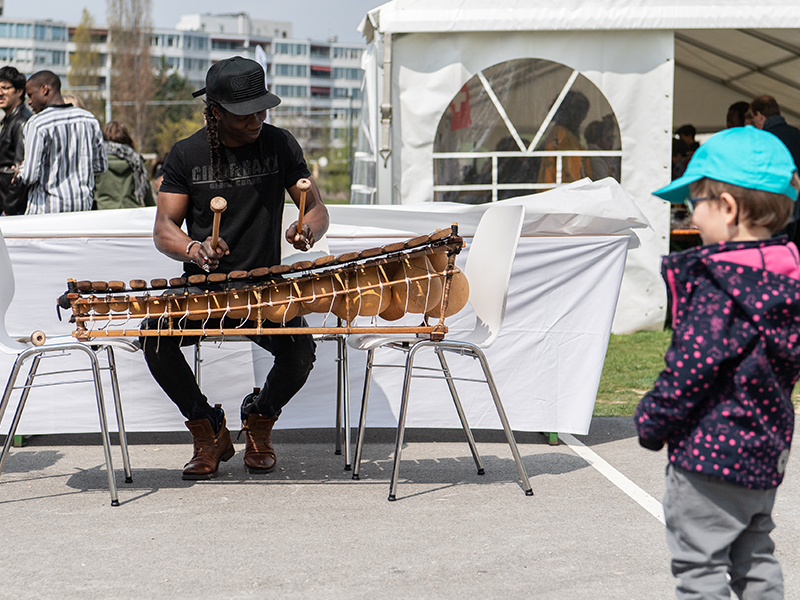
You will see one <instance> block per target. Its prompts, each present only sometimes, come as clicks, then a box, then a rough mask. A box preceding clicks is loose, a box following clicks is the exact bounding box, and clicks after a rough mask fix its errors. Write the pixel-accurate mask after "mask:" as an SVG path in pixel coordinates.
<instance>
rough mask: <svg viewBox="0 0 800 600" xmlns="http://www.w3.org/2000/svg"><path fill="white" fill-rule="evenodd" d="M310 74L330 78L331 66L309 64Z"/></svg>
mask: <svg viewBox="0 0 800 600" xmlns="http://www.w3.org/2000/svg"><path fill="white" fill-rule="evenodd" d="M311 76H312V77H321V78H323V79H330V78H331V68H330V67H325V66H322V65H311Z"/></svg>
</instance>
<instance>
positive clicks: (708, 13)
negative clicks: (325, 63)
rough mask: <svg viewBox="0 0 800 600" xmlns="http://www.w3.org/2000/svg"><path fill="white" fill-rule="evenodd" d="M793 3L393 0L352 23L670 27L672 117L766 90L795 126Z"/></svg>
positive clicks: (711, 115) (709, 125)
mask: <svg viewBox="0 0 800 600" xmlns="http://www.w3.org/2000/svg"><path fill="white" fill-rule="evenodd" d="M798 23H800V2H798V1H797V0H767V1H765V2H764V3H761V4H753V3H752V1H751V0H495V1H494V2H491V3H487V2H486V0H392V1H391V2H387V3H386V4H384V5H382V6H379V7H377V8H375V9H373V10H371V11H370V12H369V13H368V14H367V16H366V18H365V19H364V21H363V22H362V24H361V30H362V31H363V33H364V35H365V36H366V37H367V39H368V40H369V41H371V39H372V37H373V35H374V33H375V31H376V30H377V31H380V32H383V33H413V32H429V33H434V32H448V33H455V32H468V31H574V30H594V31H602V30H654V31H658V30H662V31H674V32H675V66H676V70H675V119H676V125H678V124H682V123H688V122H691V123H693V124H695V126H696V127H697V129H698V131H716V130H719V129H721V128H723V127H724V126H725V113H726V111H727V107H728V105H730V104H732V103H733V102H736V101H739V100H745V101H748V102H749V101H751V100H752V99H753V98H755V97H757V96H760V95H762V94H769V95H770V96H774V97H775V98H776V99H777V101H778V104H779V106H780V107H781V112H782V114H783V115H784V116H785V117H786V118H787V120H788V121H789V122H790V123H792V124H794V125H796V126H800V29H797V28H790V27H787V24H788V25H792V26H795V27H796V25H797V24H798Z"/></svg>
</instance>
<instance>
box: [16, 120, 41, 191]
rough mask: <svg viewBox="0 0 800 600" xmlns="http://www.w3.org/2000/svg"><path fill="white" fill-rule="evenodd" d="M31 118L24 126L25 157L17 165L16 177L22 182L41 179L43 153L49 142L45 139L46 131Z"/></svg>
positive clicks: (29, 182)
mask: <svg viewBox="0 0 800 600" xmlns="http://www.w3.org/2000/svg"><path fill="white" fill-rule="evenodd" d="M32 121H33V119H32V118H31V119H29V120H28V121H27V122H26V123H25V125H23V127H22V136H23V145H24V147H25V159H24V161H23V162H22V164H21V165H19V166H18V167H15V171H16V175H15V177H14V179H15V180H16V181H19V182H21V183H27V184H31V183H34V182H35V181H38V180H39V170H40V168H41V160H42V154H43V153H44V150H45V148H46V146H47V144H48V143H49V140H47V139H45V132H44V131H43V130H42V129H41V128H39V127H37V126H36V124H35V123H33V122H32Z"/></svg>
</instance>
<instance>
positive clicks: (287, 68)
mask: <svg viewBox="0 0 800 600" xmlns="http://www.w3.org/2000/svg"><path fill="white" fill-rule="evenodd" d="M275 76H280V77H308V65H281V64H276V65H275Z"/></svg>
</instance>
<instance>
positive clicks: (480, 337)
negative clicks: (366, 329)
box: [348, 205, 533, 501]
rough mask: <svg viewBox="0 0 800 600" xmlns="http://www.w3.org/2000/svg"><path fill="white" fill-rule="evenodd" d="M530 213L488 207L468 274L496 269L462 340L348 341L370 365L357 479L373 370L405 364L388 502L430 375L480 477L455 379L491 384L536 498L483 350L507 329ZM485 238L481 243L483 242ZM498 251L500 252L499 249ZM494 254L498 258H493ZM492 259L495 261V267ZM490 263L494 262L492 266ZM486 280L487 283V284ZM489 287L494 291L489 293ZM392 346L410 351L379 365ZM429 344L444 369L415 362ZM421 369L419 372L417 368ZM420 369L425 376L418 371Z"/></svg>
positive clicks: (478, 293)
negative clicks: (411, 416) (473, 372)
mask: <svg viewBox="0 0 800 600" xmlns="http://www.w3.org/2000/svg"><path fill="white" fill-rule="evenodd" d="M524 216H525V212H524V208H523V207H522V206H500V205H495V206H492V207H490V208H488V209H487V211H486V213H485V214H484V216H483V218H482V219H481V223H480V224H479V225H478V229H477V230H476V232H475V237H474V239H473V248H474V251H473V249H471V250H470V255H469V256H468V258H467V266H466V268H465V272H466V274H467V277H468V279H470V280H472V281H478V280H479V278H478V277H477V276H476V275H477V274H478V273H486V270H487V269H488V268H491V270H492V273H491V274H490V277H493V278H495V280H494V281H492V282H488V283H486V284H485V285H484V286H482V287H478V286H473V287H472V288H471V292H470V301H471V302H472V304H473V308H475V311H476V314H477V319H476V323H475V329H474V330H473V331H472V332H470V333H469V334H468V335H466V336H464V337H463V338H462V339H457V338H453V339H445V340H443V341H433V340H429V339H425V338H416V337H402V336H392V335H364V336H352V337H351V338H350V339H349V340H348V343H349V345H350V346H352V347H354V348H356V349H359V350H365V351H366V352H367V367H366V373H365V377H364V391H363V394H362V398H361V414H360V418H359V423H358V434H357V437H356V444H355V457H354V459H353V479H359V472H360V468H361V456H362V450H363V445H364V431H365V425H366V416H367V406H368V403H369V392H370V385H371V382H372V370H373V369H374V368H376V367H392V368H403V369H404V370H405V375H404V379H403V389H402V395H401V401H400V412H399V415H398V424H397V437H396V440H395V450H394V465H393V468H392V479H391V483H390V485H389V500H390V501H393V500H396V498H397V496H396V492H397V483H398V478H399V475H400V460H401V454H402V449H403V439H404V436H405V425H406V416H407V414H408V404H409V395H410V389H411V380H412V378H413V377H417V378H420V377H426V378H436V379H444V380H446V381H447V386H448V389H449V391H450V395H451V397H452V399H453V403H454V404H455V408H456V412H457V413H458V417H459V420H460V421H461V426H462V428H463V429H464V433H465V434H466V436H467V443H468V444H469V448H470V452H471V453H472V457H473V460H474V461H475V466H476V468H477V470H478V475H483V474H484V472H485V471H484V468H483V463H482V462H481V459H480V455H479V454H478V449H477V446H476V444H475V438H474V436H473V434H472V430H471V429H470V427H469V423H468V422H467V417H466V413H465V412H464V409H463V407H462V404H461V400H460V398H459V396H458V391H457V389H456V386H455V381H472V382H481V383H486V384H487V385H488V386H489V390H490V392H491V395H492V399H493V401H494V404H495V408H496V409H497V414H498V417H499V418H500V422H501V424H502V426H503V430H504V432H505V435H506V440H507V441H508V445H509V446H510V448H511V453H512V455H513V457H514V462H515V463H516V465H517V470H518V472H519V476H520V479H521V480H522V486H523V489H524V491H525V495H527V496H532V495H533V490H532V488H531V485H530V481H529V480H528V475H527V473H526V471H525V467H524V466H523V464H522V459H521V457H520V454H519V449H518V448H517V443H516V440H515V439H514V433H513V431H512V429H511V426H510V424H509V422H508V417H507V416H506V413H505V409H504V408H503V404H502V401H501V400H500V394H499V392H498V391H497V386H496V384H495V382H494V378H493V376H492V372H491V369H490V367H489V363H488V361H487V360H486V355H485V354H484V352H483V350H482V349H481V348H488V347H489V346H491V345H492V344H493V343H494V341H495V340H496V339H497V336H498V335H499V333H500V329H501V327H502V322H503V317H504V315H505V303H506V299H507V296H508V283H509V279H510V277H511V266H512V263H513V260H514V255H515V254H516V247H517V243H518V241H519V237H520V233H521V230H522V223H523V220H524ZM479 240H480V241H479ZM495 250H496V252H495ZM492 255H493V256H492ZM492 261H494V262H495V264H494V265H492V264H491V263H492ZM487 265H489V266H487ZM482 283H483V282H482ZM486 286H489V287H490V288H491V289H490V291H489V292H488V293H487V292H486V291H485V288H486ZM378 348H387V349H391V350H399V351H401V352H404V353H406V359H405V363H404V364H403V365H396V364H377V363H375V362H374V359H375V350H376V349H378ZM425 348H432V349H433V351H434V353H435V354H436V356H437V358H438V360H439V365H440V368H439V369H435V368H432V367H424V366H422V367H421V366H416V365H415V364H414V360H415V358H416V356H417V353H418V352H420V351H421V350H423V349H425ZM446 352H451V353H456V354H459V355H464V356H471V357H473V358H475V359H478V361H479V362H480V365H481V368H482V370H483V375H484V378H483V379H468V378H458V377H454V376H453V375H452V372H451V370H450V366H449V364H448V363H447V360H446V358H445V353H446ZM415 371H416V372H415ZM425 372H435V373H440V375H438V376H432V375H425V374H422V373H425ZM417 373H420V374H417Z"/></svg>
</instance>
